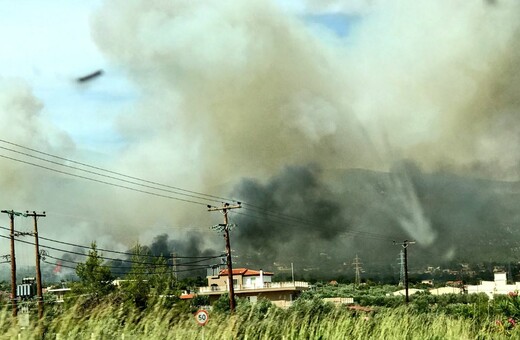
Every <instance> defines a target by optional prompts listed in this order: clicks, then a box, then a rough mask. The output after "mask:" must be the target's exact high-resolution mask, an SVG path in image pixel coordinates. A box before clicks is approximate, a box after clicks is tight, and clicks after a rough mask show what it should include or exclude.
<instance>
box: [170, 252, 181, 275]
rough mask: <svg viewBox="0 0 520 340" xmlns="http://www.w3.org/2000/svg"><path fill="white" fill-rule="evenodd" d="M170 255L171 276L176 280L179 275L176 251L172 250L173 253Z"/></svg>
mask: <svg viewBox="0 0 520 340" xmlns="http://www.w3.org/2000/svg"><path fill="white" fill-rule="evenodd" d="M170 256H171V257H172V272H173V277H174V278H175V281H177V280H178V279H179V277H178V275H177V253H176V252H173V253H171V254H170Z"/></svg>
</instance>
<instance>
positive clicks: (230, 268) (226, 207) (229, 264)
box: [208, 202, 242, 313]
mask: <svg viewBox="0 0 520 340" xmlns="http://www.w3.org/2000/svg"><path fill="white" fill-rule="evenodd" d="M238 208H242V206H241V205H240V202H237V204H236V205H229V203H224V204H223V206H222V207H212V206H211V205H208V211H220V212H221V213H222V214H223V215H224V224H218V225H216V226H215V227H214V229H217V230H219V231H222V232H224V240H225V242H226V261H227V270H228V287H229V309H230V311H231V313H233V312H234V311H235V287H234V286H233V264H232V262H231V243H230V241H229V227H230V225H229V220H228V210H231V209H238Z"/></svg>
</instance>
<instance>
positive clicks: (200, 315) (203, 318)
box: [195, 309, 209, 326]
mask: <svg viewBox="0 0 520 340" xmlns="http://www.w3.org/2000/svg"><path fill="white" fill-rule="evenodd" d="M195 320H197V323H198V324H199V325H201V326H204V325H205V324H206V323H207V322H208V320H209V314H208V312H207V311H205V310H204V309H199V310H198V311H197V313H195Z"/></svg>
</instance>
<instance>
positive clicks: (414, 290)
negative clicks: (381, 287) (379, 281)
mask: <svg viewBox="0 0 520 340" xmlns="http://www.w3.org/2000/svg"><path fill="white" fill-rule="evenodd" d="M420 292H424V289H417V288H410V289H408V295H413V294H417V293H420ZM386 295H393V296H405V295H406V289H401V290H398V291H396V292H393V293H388V294H386Z"/></svg>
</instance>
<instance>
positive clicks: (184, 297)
mask: <svg viewBox="0 0 520 340" xmlns="http://www.w3.org/2000/svg"><path fill="white" fill-rule="evenodd" d="M194 297H195V294H181V296H180V298H181V300H189V299H193V298H194Z"/></svg>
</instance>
